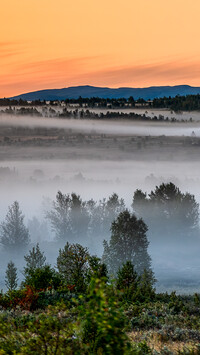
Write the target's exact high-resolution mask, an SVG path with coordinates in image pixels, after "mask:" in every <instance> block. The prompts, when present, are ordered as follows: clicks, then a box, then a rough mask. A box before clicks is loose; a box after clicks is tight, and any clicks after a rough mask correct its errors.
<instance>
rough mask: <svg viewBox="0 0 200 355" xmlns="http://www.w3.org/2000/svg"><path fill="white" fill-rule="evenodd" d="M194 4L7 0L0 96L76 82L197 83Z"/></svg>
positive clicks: (199, 5) (199, 9) (178, 0)
mask: <svg viewBox="0 0 200 355" xmlns="http://www.w3.org/2000/svg"><path fill="white" fill-rule="evenodd" d="M199 13H200V2H199V0H193V1H188V0H168V1H167V2H164V1H162V0H152V1H149V0H123V1H122V0H115V1H114V0H109V1H108V0H107V1H105V0H102V1H101V2H97V1H95V0H85V1H82V0H77V1H76V2H75V1H74V2H72V1H66V0H57V1H53V0H41V1H39V0H28V1H27V0H18V1H17V0H7V1H4V2H3V3H2V4H1V25H0V26H1V38H0V79H1V80H0V97H10V96H14V95H18V94H21V93H25V92H29V91H36V90H42V89H51V88H54V89H55V88H63V87H68V86H76V85H93V86H108V87H115V88H116V87H122V86H126V87H147V86H156V85H180V84H188V85H193V86H200V46H199V37H200V26H199Z"/></svg>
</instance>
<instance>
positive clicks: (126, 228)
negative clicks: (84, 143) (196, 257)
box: [0, 183, 200, 355]
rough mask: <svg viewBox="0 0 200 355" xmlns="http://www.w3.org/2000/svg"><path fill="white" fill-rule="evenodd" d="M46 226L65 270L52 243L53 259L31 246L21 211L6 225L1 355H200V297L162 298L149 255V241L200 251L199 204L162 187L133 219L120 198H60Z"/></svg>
mask: <svg viewBox="0 0 200 355" xmlns="http://www.w3.org/2000/svg"><path fill="white" fill-rule="evenodd" d="M46 218H47V219H48V220H49V222H50V224H51V228H52V230H53V232H54V235H55V243H54V252H56V250H57V253H56V254H57V258H56V263H55V265H51V264H50V263H49V262H47V258H46V255H45V254H46V252H48V245H47V243H46V248H45V251H43V250H41V247H40V245H39V243H36V244H35V245H33V243H31V240H30V232H29V229H28V228H27V227H26V225H25V223H24V215H23V213H22V211H21V209H20V206H19V203H18V202H17V201H14V202H13V204H12V205H11V206H10V207H9V208H8V211H7V214H6V217H5V219H4V220H3V221H2V222H1V226H0V227H1V233H0V241H1V245H2V247H3V253H4V254H6V255H7V258H9V259H8V260H10V261H9V262H8V263H7V269H6V272H5V286H6V290H5V291H4V292H3V291H1V294H0V308H1V311H0V319H1V320H0V349H1V350H0V354H37V353H38V354H141V355H142V354H199V351H200V348H199V341H200V328H199V316H200V296H199V294H197V293H195V294H194V295H185V296H184V295H177V294H176V292H171V293H158V292H157V291H156V278H155V274H154V271H153V268H152V260H151V256H150V254H149V250H148V248H149V239H150V241H151V243H156V245H160V247H161V248H162V247H164V248H165V247H166V246H167V245H168V246H169V245H170V247H171V249H176V248H177V242H178V245H179V244H185V248H186V249H187V248H188V247H189V245H191V244H193V245H194V248H196V249H198V250H199V246H200V238H199V237H200V229H199V204H198V203H197V202H196V200H195V197H194V195H192V194H190V193H183V192H181V190H180V189H179V188H178V187H177V186H175V185H174V184H173V183H162V184H161V185H159V186H156V188H155V189H154V190H152V191H151V193H150V194H148V195H147V194H146V193H145V192H143V191H142V190H139V189H137V190H136V191H135V193H134V196H133V200H132V206H131V209H128V208H127V207H126V205H125V202H124V200H123V199H120V198H119V197H118V195H117V194H116V193H113V194H112V195H111V196H110V197H109V198H108V199H105V198H103V199H102V200H100V201H99V202H95V201H94V200H88V201H83V200H82V199H81V197H80V196H79V195H77V194H75V193H72V194H63V193H62V192H61V191H58V193H57V195H56V199H55V200H54V201H53V202H52V205H51V207H50V208H49V209H48V210H47V211H46ZM148 231H149V233H148V234H147V232H148ZM85 240H90V241H91V247H86V246H85V245H84V243H85ZM94 243H99V244H100V243H103V254H102V256H101V257H99V256H97V255H96V254H93V253H91V250H92V245H93V244H94ZM55 249H56V250H55ZM176 253H177V255H178V253H179V251H178V250H177V251H176ZM19 255H24V256H23V258H24V266H23V270H21V271H20V272H21V273H22V275H23V278H22V280H21V281H19V278H18V276H19V270H18V269H17V267H16V265H15V260H17V258H18V257H19Z"/></svg>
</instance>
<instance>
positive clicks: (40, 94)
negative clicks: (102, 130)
mask: <svg viewBox="0 0 200 355" xmlns="http://www.w3.org/2000/svg"><path fill="white" fill-rule="evenodd" d="M196 94H200V87H192V86H189V85H177V86H151V87H148V88H126V87H122V88H118V89H111V88H107V87H95V86H90V85H85V86H72V87H68V88H63V89H49V90H40V91H34V92H29V93H25V94H21V95H18V96H14V97H12V99H17V100H18V99H23V100H31V101H32V100H65V99H77V98H79V96H81V97H83V98H86V97H88V98H90V97H99V98H110V99H111V98H116V99H117V98H122V97H123V98H126V99H127V98H129V97H130V96H133V98H134V99H135V100H137V99H139V98H143V99H145V100H148V99H154V98H160V97H164V96H166V97H169V96H171V97H175V96H176V95H181V96H185V95H196Z"/></svg>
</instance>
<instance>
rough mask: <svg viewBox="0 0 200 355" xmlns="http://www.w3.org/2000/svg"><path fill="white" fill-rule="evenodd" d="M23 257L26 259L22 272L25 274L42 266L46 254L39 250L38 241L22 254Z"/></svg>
mask: <svg viewBox="0 0 200 355" xmlns="http://www.w3.org/2000/svg"><path fill="white" fill-rule="evenodd" d="M24 259H25V261H26V266H25V267H24V274H25V275H27V274H29V273H30V272H31V271H34V270H35V269H38V268H41V267H43V266H44V264H45V261H46V256H45V255H44V252H41V250H40V247H39V243H37V244H36V247H33V248H32V249H31V250H29V253H28V254H27V255H25V256H24Z"/></svg>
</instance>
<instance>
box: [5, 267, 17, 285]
mask: <svg viewBox="0 0 200 355" xmlns="http://www.w3.org/2000/svg"><path fill="white" fill-rule="evenodd" d="M17 281H18V278H17V268H16V267H15V264H14V263H13V262H12V261H10V262H9V263H8V266H7V269H6V276H5V284H6V287H7V289H8V290H9V291H13V290H15V289H16V288H17Z"/></svg>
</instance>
